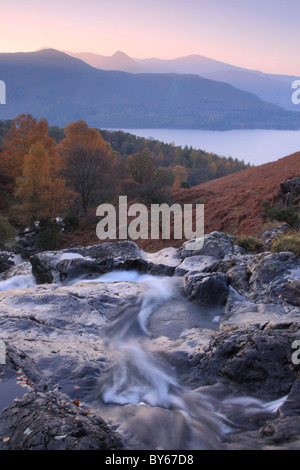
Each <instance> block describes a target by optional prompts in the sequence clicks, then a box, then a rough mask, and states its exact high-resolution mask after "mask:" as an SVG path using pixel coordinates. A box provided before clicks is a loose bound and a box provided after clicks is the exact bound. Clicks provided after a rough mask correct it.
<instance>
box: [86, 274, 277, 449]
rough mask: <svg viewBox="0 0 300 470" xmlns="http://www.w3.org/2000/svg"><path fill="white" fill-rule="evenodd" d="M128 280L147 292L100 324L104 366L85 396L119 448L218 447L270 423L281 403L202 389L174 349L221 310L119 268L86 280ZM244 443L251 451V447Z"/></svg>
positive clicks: (173, 285)
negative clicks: (111, 428)
mask: <svg viewBox="0 0 300 470" xmlns="http://www.w3.org/2000/svg"><path fill="white" fill-rule="evenodd" d="M128 280H129V281H135V282H143V283H146V284H147V290H146V292H145V293H144V294H142V295H141V297H140V298H139V299H137V300H136V302H134V303H132V304H128V305H125V306H124V307H123V308H122V309H121V310H118V312H116V315H115V318H114V319H112V321H111V322H110V323H109V324H108V325H107V327H106V331H105V333H106V338H107V341H106V348H107V357H108V358H109V361H108V364H107V367H106V370H105V372H104V373H103V374H102V375H101V376H100V377H99V380H98V386H97V387H96V390H95V391H94V393H93V395H92V398H91V397H90V402H91V403H92V405H93V406H94V407H96V408H98V409H99V410H100V413H101V416H102V417H103V418H104V419H105V420H106V421H107V422H109V423H110V424H111V425H113V426H114V427H116V428H117V431H118V432H119V433H120V434H121V436H122V438H123V442H124V448H126V449H152V450H153V449H161V450H162V449H167V450H176V449H177V450H178V449H185V450H195V449H223V448H226V445H227V444H226V443H228V442H229V441H230V437H229V436H232V435H235V434H236V435H239V433H241V435H243V434H244V433H246V432H250V431H251V430H254V429H258V427H259V426H260V425H261V424H263V423H264V422H265V421H266V420H267V419H272V418H274V416H275V413H276V411H277V409H278V408H279V406H280V405H281V404H282V403H283V401H284V399H285V398H282V399H280V400H277V401H263V400H259V399H257V398H254V397H250V396H246V395H244V394H243V393H242V392H241V391H240V390H239V389H237V388H235V387H234V386H233V385H232V384H221V383H217V384H214V385H206V384H205V383H204V382H203V381H201V379H200V378H197V377H195V376H194V377H193V376H192V374H191V370H190V366H189V365H188V360H187V354H185V353H183V352H182V351H181V352H180V348H179V349H178V348H177V346H176V345H178V344H179V343H180V341H181V339H182V337H187V338H190V342H191V343H193V342H195V338H197V335H198V341H199V335H201V334H205V330H206V331H207V330H210V331H211V330H216V329H218V319H219V318H220V315H221V314H222V311H221V310H220V309H219V310H216V309H214V310H211V309H203V308H201V307H199V306H197V305H196V304H194V303H191V302H189V301H188V300H187V299H186V298H185V296H184V294H183V292H182V282H183V280H182V278H176V277H173V278H166V277H163V278H160V277H158V278H157V277H152V276H149V275H143V274H139V273H137V272H132V271H131V272H130V271H129V272H122V271H119V272H112V273H109V274H106V275H104V276H101V277H100V278H99V279H97V280H95V279H94V280H92V281H93V282H95V281H96V282H120V281H121V282H122V281H128ZM86 282H90V281H88V280H87V281H86ZM193 333H194V334H195V333H196V335H195V336H193ZM189 334H190V336H188V335H189ZM196 341H197V339H196ZM178 342H179V343H178ZM191 346H192V347H194V346H195V344H191ZM247 445H248V446H249V447H253V448H255V447H256V445H257V443H256V441H255V440H254V441H253V442H252V443H251V442H250V441H247Z"/></svg>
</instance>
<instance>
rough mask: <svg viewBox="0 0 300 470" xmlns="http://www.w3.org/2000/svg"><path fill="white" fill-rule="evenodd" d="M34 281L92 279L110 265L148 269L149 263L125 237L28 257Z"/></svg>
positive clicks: (151, 265) (126, 268)
mask: <svg viewBox="0 0 300 470" xmlns="http://www.w3.org/2000/svg"><path fill="white" fill-rule="evenodd" d="M30 262H31V264H32V272H33V274H34V276H35V278H36V280H37V282H38V283H40V284H43V283H50V284H51V283H53V282H54V283H56V282H68V281H72V280H74V279H80V278H82V279H86V278H89V279H93V278H95V277H98V276H99V275H100V274H104V273H106V272H108V271H112V270H114V269H125V270H128V269H137V270H139V271H150V269H151V268H153V264H151V263H150V264H149V263H148V262H147V260H146V257H145V253H144V252H143V251H142V250H140V249H139V248H138V246H137V245H136V244H135V243H133V242H129V241H124V242H109V243H103V244H101V245H95V246H90V247H86V248H82V249H79V250H74V249H70V250H62V251H46V252H42V253H38V254H36V255H34V256H32V257H31V258H30Z"/></svg>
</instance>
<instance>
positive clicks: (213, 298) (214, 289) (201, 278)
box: [184, 273, 229, 306]
mask: <svg viewBox="0 0 300 470" xmlns="http://www.w3.org/2000/svg"><path fill="white" fill-rule="evenodd" d="M184 281H185V286H184V289H185V292H186V294H187V296H188V298H189V299H190V300H194V301H196V302H197V303H199V304H200V305H205V306H212V305H224V304H225V302H226V300H227V297H228V294H229V287H228V281H229V278H228V276H227V275H226V274H223V273H212V274H205V273H200V274H187V275H186V276H185V278H184Z"/></svg>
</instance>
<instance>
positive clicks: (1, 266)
mask: <svg viewBox="0 0 300 470" xmlns="http://www.w3.org/2000/svg"><path fill="white" fill-rule="evenodd" d="M13 256H14V254H13V253H10V252H8V251H0V273H4V272H5V271H7V270H8V269H9V268H11V267H12V266H13V265H14V262H13Z"/></svg>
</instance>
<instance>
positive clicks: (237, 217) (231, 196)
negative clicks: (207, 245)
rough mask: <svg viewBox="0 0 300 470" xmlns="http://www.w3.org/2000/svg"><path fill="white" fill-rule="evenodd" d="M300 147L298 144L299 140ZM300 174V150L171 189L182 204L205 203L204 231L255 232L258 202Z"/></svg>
mask: <svg viewBox="0 0 300 470" xmlns="http://www.w3.org/2000/svg"><path fill="white" fill-rule="evenodd" d="M299 147H300V143H299ZM299 175H300V152H297V153H294V154H293V155H289V156H287V157H284V158H280V159H279V160H277V161H275V162H271V163H266V164H264V165H260V166H257V167H251V168H248V169H247V170H244V171H240V172H239V173H235V174H233V175H228V176H225V177H223V178H219V179H217V180H212V181H208V182H206V183H203V184H201V185H199V186H196V187H194V188H192V189H188V190H185V191H182V190H177V191H175V192H174V198H175V199H176V201H178V202H181V203H183V204H188V203H191V202H194V201H195V200H201V202H202V203H204V204H205V231H206V232H207V233H209V232H210V231H212V230H220V231H224V232H227V233H231V234H234V235H259V233H260V231H261V228H262V225H263V223H264V219H263V214H262V202H263V201H265V200H268V201H273V200H274V198H275V197H276V196H277V194H278V191H279V189H280V183H282V182H283V181H285V180H287V179H290V178H294V177H296V176H299Z"/></svg>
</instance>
